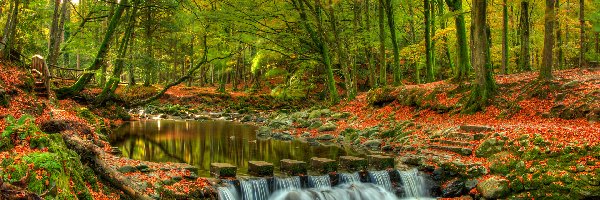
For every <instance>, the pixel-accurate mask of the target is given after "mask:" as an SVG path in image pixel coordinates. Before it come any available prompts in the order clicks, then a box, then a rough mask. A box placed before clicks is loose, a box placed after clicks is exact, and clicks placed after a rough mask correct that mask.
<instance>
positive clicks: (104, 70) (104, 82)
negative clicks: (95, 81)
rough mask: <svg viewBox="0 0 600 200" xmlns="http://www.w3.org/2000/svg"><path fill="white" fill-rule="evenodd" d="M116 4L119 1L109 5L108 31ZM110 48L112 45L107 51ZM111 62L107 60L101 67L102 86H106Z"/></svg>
mask: <svg viewBox="0 0 600 200" xmlns="http://www.w3.org/2000/svg"><path fill="white" fill-rule="evenodd" d="M116 2H117V0H109V1H108V4H109V5H110V10H109V12H108V18H106V21H105V24H106V27H107V29H108V23H110V22H109V20H110V19H111V18H112V16H113V15H114V14H115V5H116ZM115 42H117V41H115ZM110 48H111V45H110V43H109V44H108V47H107V49H110ZM109 62H110V61H109V60H107V59H105V60H104V61H103V62H102V63H101V65H102V68H101V69H102V70H101V72H100V86H104V85H106V76H107V74H106V70H107V69H108V65H109Z"/></svg>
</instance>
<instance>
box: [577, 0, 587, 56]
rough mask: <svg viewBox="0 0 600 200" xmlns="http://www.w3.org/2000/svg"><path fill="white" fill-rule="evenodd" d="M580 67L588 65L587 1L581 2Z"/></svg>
mask: <svg viewBox="0 0 600 200" xmlns="http://www.w3.org/2000/svg"><path fill="white" fill-rule="evenodd" d="M579 24H580V25H579V67H583V66H584V65H586V61H585V51H586V49H585V40H586V39H585V0H579Z"/></svg>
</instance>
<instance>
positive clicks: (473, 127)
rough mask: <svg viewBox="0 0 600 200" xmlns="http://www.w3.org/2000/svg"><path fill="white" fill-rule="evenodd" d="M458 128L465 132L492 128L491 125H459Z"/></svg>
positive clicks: (476, 131) (483, 130)
mask: <svg viewBox="0 0 600 200" xmlns="http://www.w3.org/2000/svg"><path fill="white" fill-rule="evenodd" d="M460 129H461V130H463V131H465V132H470V133H479V132H486V131H491V130H493V129H492V127H489V126H477V125H461V126H460Z"/></svg>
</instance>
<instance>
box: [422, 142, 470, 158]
mask: <svg viewBox="0 0 600 200" xmlns="http://www.w3.org/2000/svg"><path fill="white" fill-rule="evenodd" d="M429 148H430V149H438V150H443V151H450V152H454V153H457V154H460V155H463V156H470V155H472V154H473V149H472V148H466V147H457V146H445V145H430V146H429Z"/></svg>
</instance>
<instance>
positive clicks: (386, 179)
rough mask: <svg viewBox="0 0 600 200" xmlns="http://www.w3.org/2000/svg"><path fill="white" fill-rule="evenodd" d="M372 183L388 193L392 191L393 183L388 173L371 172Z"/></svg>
mask: <svg viewBox="0 0 600 200" xmlns="http://www.w3.org/2000/svg"><path fill="white" fill-rule="evenodd" d="M369 179H370V182H371V183H373V184H377V185H379V186H381V187H383V188H384V189H386V190H388V191H392V181H391V180H390V174H389V172H388V171H385V170H383V171H373V172H369Z"/></svg>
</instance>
